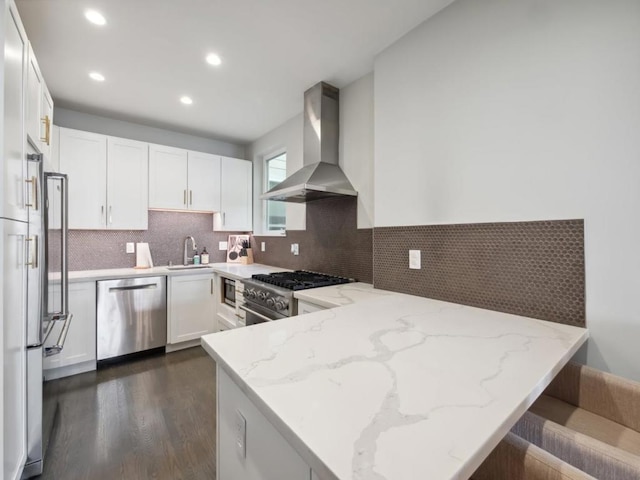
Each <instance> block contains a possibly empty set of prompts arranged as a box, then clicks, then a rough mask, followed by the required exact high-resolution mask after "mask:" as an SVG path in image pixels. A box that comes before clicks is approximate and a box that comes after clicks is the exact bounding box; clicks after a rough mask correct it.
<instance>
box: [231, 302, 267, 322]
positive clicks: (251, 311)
mask: <svg viewBox="0 0 640 480" xmlns="http://www.w3.org/2000/svg"><path fill="white" fill-rule="evenodd" d="M239 307H240V310H244V311H245V312H247V313H250V314H251V315H255V316H256V317H258V318H261V319H262V320H264V321H265V322H273V320H274V319H273V318H269V317H266V316H264V315H262V314H261V313H258V312H256V311H254V310H250V309H248V308H247V307H245V306H244V305H239Z"/></svg>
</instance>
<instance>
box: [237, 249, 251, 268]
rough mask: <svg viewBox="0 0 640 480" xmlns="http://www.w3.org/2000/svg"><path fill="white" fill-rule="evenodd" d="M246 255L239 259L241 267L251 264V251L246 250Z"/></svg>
mask: <svg viewBox="0 0 640 480" xmlns="http://www.w3.org/2000/svg"><path fill="white" fill-rule="evenodd" d="M246 250H247V254H246V255H243V256H241V257H240V263H241V264H242V265H251V264H252V263H253V250H252V249H250V248H247V249H246Z"/></svg>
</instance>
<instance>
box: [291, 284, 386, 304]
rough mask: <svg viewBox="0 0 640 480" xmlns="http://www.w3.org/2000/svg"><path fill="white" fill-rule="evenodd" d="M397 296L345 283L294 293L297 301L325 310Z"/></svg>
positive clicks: (370, 286) (369, 287) (365, 285)
mask: <svg viewBox="0 0 640 480" xmlns="http://www.w3.org/2000/svg"><path fill="white" fill-rule="evenodd" d="M391 295H398V294H397V293H394V292H390V291H388V290H380V289H375V288H373V285H371V284H369V283H360V282H357V283H345V284H342V285H332V286H330V287H320V288H310V289H308V290H299V291H297V292H295V293H294V295H293V296H294V297H295V298H297V299H298V300H303V301H305V302H309V303H313V304H315V305H320V306H322V307H326V308H335V307H341V306H344V305H351V304H354V303H358V302H363V301H367V300H373V299H376V298H381V297H389V296H391Z"/></svg>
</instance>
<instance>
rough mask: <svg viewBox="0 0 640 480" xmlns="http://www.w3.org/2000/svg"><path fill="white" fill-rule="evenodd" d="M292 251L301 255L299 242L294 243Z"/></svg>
mask: <svg viewBox="0 0 640 480" xmlns="http://www.w3.org/2000/svg"><path fill="white" fill-rule="evenodd" d="M291 253H293V254H294V255H300V245H298V244H297V243H292V244H291Z"/></svg>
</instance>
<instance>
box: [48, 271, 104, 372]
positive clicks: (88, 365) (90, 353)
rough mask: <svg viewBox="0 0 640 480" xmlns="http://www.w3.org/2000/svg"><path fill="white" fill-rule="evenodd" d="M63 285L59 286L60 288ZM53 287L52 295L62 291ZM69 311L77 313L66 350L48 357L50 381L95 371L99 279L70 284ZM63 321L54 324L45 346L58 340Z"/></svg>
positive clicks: (68, 336) (68, 334) (71, 324)
mask: <svg viewBox="0 0 640 480" xmlns="http://www.w3.org/2000/svg"><path fill="white" fill-rule="evenodd" d="M57 288H59V287H57ZM57 288H53V289H52V291H51V294H56V293H57V292H58V291H59V290H57ZM69 312H70V313H72V314H73V318H72V319H71V323H70V324H69V332H68V333H67V339H66V341H65V343H64V347H63V349H62V351H61V352H60V353H59V354H57V355H52V356H51V357H45V359H44V363H43V369H44V376H45V378H46V379H47V380H51V379H54V378H60V377H64V376H67V375H73V374H76V373H81V372H83V371H88V370H94V369H95V363H96V282H80V283H70V284H69ZM62 324H63V322H57V325H55V326H54V327H53V330H52V331H51V334H50V335H49V338H48V339H47V342H46V343H45V347H47V346H50V345H53V344H55V343H56V341H57V340H58V336H59V335H60V329H61V328H62Z"/></svg>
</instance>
